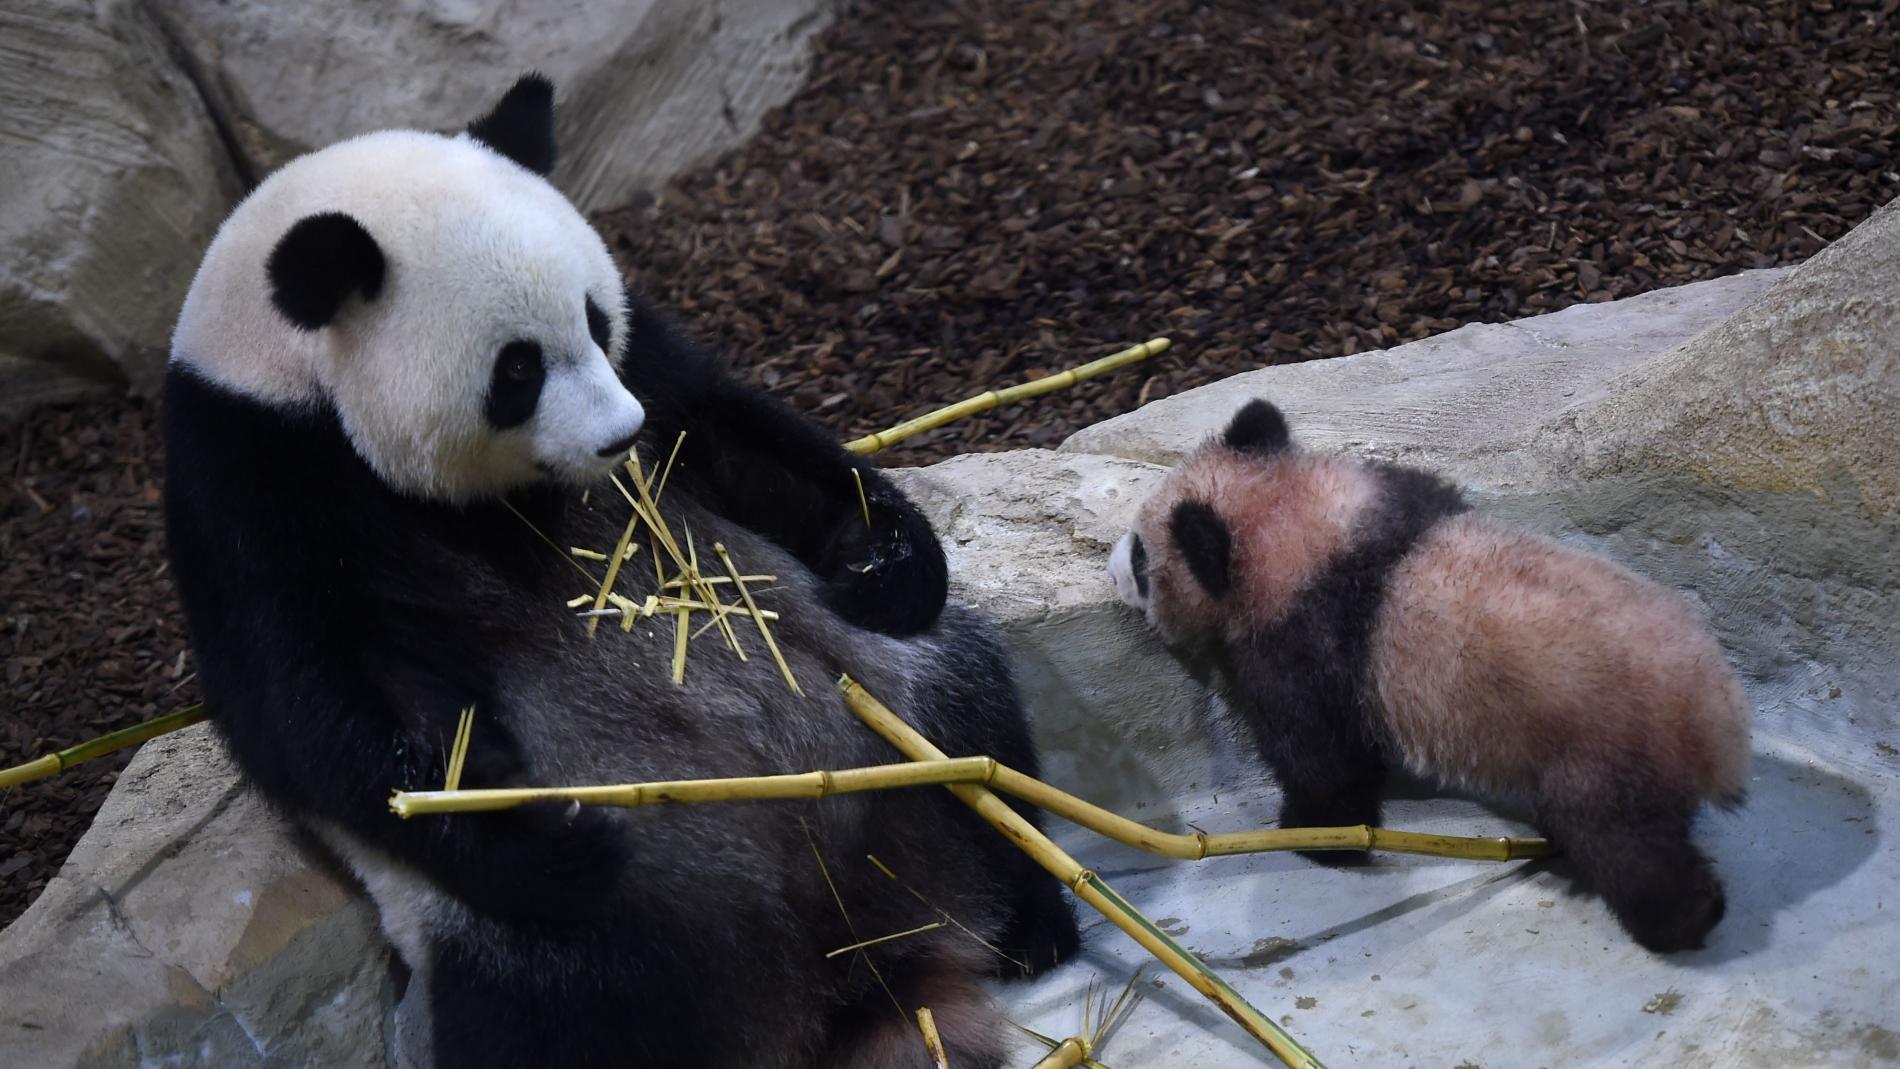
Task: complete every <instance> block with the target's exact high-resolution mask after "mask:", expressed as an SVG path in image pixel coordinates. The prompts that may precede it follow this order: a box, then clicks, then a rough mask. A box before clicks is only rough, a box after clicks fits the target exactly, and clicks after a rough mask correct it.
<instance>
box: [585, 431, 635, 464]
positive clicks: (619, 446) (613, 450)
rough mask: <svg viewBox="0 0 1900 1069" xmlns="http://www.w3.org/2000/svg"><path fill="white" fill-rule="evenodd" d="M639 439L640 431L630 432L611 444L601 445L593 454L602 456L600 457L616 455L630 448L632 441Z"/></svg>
mask: <svg viewBox="0 0 1900 1069" xmlns="http://www.w3.org/2000/svg"><path fill="white" fill-rule="evenodd" d="M639 440H640V432H639V431H634V432H633V433H632V434H629V435H627V436H626V437H625V438H622V439H620V440H619V441H617V442H615V443H613V444H612V445H606V446H602V447H601V448H600V451H599V452H597V453H595V454H594V455H595V456H597V457H602V458H606V457H611V456H618V455H620V454H622V453H625V452H627V451H628V450H630V449H632V448H633V443H635V442H637V441H639Z"/></svg>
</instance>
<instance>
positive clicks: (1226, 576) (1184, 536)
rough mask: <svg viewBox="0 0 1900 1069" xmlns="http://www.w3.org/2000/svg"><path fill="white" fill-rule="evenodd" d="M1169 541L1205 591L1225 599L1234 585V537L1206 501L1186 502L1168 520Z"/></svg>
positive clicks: (1177, 506)
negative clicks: (1172, 541)
mask: <svg viewBox="0 0 1900 1069" xmlns="http://www.w3.org/2000/svg"><path fill="white" fill-rule="evenodd" d="M1168 537H1169V538H1172V539H1174V548H1175V549H1176V550H1178V551H1179V552H1180V554H1181V559H1183V560H1185V561H1186V562H1187V566H1188V571H1190V572H1192V573H1194V579H1195V581H1196V582H1198V583H1200V584H1201V586H1202V588H1203V589H1205V590H1206V591H1207V592H1208V593H1209V594H1212V595H1214V596H1215V597H1217V598H1218V597H1222V596H1223V595H1225V594H1226V593H1227V591H1228V590H1229V589H1231V588H1232V587H1233V585H1234V535H1233V532H1231V531H1229V530H1228V529H1227V521H1226V520H1223V519H1221V516H1220V513H1218V512H1216V511H1214V507H1213V506H1212V505H1209V504H1208V503H1207V502H1205V501H1183V502H1181V503H1180V504H1178V505H1176V506H1174V512H1173V514H1171V515H1170V516H1169V517H1168Z"/></svg>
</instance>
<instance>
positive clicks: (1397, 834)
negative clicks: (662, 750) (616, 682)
mask: <svg viewBox="0 0 1900 1069" xmlns="http://www.w3.org/2000/svg"><path fill="white" fill-rule="evenodd" d="M951 784H966V785H970V786H979V787H989V788H991V789H994V790H999V791H1002V792H1003V793H1005V794H1010V795H1014V796H1015V797H1017V798H1021V799H1022V800H1023V801H1025V802H1028V803H1029V804H1031V805H1034V806H1036V807H1038V808H1041V809H1046V810H1048V811H1049V812H1051V813H1054V814H1055V815H1056V816H1059V817H1061V818H1063V819H1064V820H1067V821H1069V822H1071V823H1073V824H1078V825H1080V826H1082V827H1084V828H1087V829H1088V830H1090V831H1092V832H1095V833H1096V834H1097V835H1101V836H1103V837H1104V838H1108V839H1113V840H1115V841H1116V842H1118V843H1121V844H1122V845H1124V846H1131V847H1134V848H1135V849H1137V850H1145V851H1147V852H1148V853H1151V854H1156V855H1159V856H1161V857H1167V858H1174V859H1176V860H1181V861H1202V860H1205V859H1207V858H1210V857H1226V856H1229V855H1233V854H1263V853H1273V852H1277V851H1284V850H1383V851H1386V852H1388V853H1395V854H1424V855H1427V856H1430V857H1451V858H1462V859H1464V860H1467V861H1518V860H1523V859H1525V858H1534V857H1544V856H1546V855H1548V854H1549V853H1550V852H1551V848H1550V843H1549V842H1548V841H1547V840H1544V839H1534V838H1522V839H1517V838H1508V837H1496V838H1473V837H1468V836H1462V835H1431V834H1425V833H1422V832H1411V831H1393V830H1391V829H1389V828H1373V827H1368V826H1367V825H1364V824H1354V825H1350V826H1347V827H1339V828H1271V829H1264V830H1260V831H1243V832H1228V833H1214V834H1210V833H1208V832H1203V831H1194V832H1184V833H1176V832H1165V831H1161V830H1159V829H1156V828H1151V827H1149V826H1147V825H1146V824H1140V823H1137V822H1135V821H1132V820H1129V819H1128V818H1126V817H1123V816H1118V815H1117V814H1115V813H1111V812H1109V811H1108V810H1106V809H1103V808H1102V807H1100V806H1098V805H1095V804H1093V803H1091V802H1086V801H1083V800H1082V799H1080V798H1077V797H1076V796H1075V795H1073V794H1070V793H1068V792H1067V791H1063V790H1061V789H1059V788H1056V787H1051V786H1049V785H1048V784H1047V783H1044V782H1042V781H1041V780H1039V779H1035V778H1033V777H1030V776H1026V775H1024V774H1022V773H1021V772H1018V771H1016V770H1015V769H1013V768H1010V767H1009V766H1008V765H1005V764H1003V763H1001V762H999V761H997V760H996V759H995V758H991V757H953V758H946V759H944V760H943V761H914V762H911V763H909V764H902V765H873V766H870V767H868V768H848V769H835V770H829V771H817V772H799V773H793V774H788V775H778V776H736V777H732V778H728V779H700V780H675V781H670V782H663V783H625V784H613V785H608V786H588V787H520V788H507V789H497V790H492V791H458V792H456V793H455V796H454V797H453V798H448V797H444V798H441V799H439V800H438V799H437V798H436V797H435V792H429V791H406V792H398V793H397V794H396V796H395V797H396V799H397V800H398V802H400V803H401V805H403V806H411V807H414V808H412V809H410V811H408V812H404V811H403V809H402V808H397V812H398V813H401V814H402V815H404V816H413V815H417V814H420V813H425V812H428V813H451V812H460V811H465V810H466V811H476V810H493V809H507V808H510V807H511V806H516V805H526V804H528V803H529V802H539V801H548V800H559V801H578V802H580V803H581V804H582V805H612V806H625V807H635V806H642V805H653V804H655V803H656V802H725V801H734V800H739V799H759V798H788V799H789V798H826V797H830V796H831V795H833V794H849V793H854V792H857V791H888V790H899V789H902V788H905V787H924V786H949V785H951ZM753 792H764V793H753ZM778 792H783V793H778ZM394 806H395V803H392V807H394Z"/></svg>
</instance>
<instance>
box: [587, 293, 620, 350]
mask: <svg viewBox="0 0 1900 1069" xmlns="http://www.w3.org/2000/svg"><path fill="white" fill-rule="evenodd" d="M587 334H588V336H589V337H591V338H593V339H594V344H595V345H598V346H600V351H601V352H603V353H604V352H606V351H607V343H608V342H611V341H613V340H614V332H613V324H612V323H610V322H608V321H607V313H605V312H603V311H601V310H600V305H597V304H595V303H594V299H593V298H592V297H589V298H587Z"/></svg>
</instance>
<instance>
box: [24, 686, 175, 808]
mask: <svg viewBox="0 0 1900 1069" xmlns="http://www.w3.org/2000/svg"><path fill="white" fill-rule="evenodd" d="M207 715H209V714H207V713H206V712H205V707H204V703H203V702H199V703H198V704H197V705H188V706H186V707H185V708H183V709H180V710H178V711H177V712H175V713H166V714H165V715H164V716H161V717H156V718H154V719H151V720H147V721H146V722H145V723H143V724H134V725H133V726H131V727H129V728H120V729H119V730H117V731H112V732H107V733H106V734H104V735H101V736H99V737H98V738H96V739H92V740H90V741H87V742H82V743H80V744H79V745H77V746H69V747H67V748H66V749H64V750H58V751H55V752H53V753H49V754H47V755H45V756H44V757H39V758H35V759H34V760H31V761H28V762H27V763H26V764H23V765H15V766H13V767H12V768H0V789H4V788H7V787H13V786H17V785H19V784H22V783H31V782H33V781H34V780H36V779H45V778H46V777H48V776H57V775H59V774H60V773H61V772H64V771H66V770H67V769H69V768H71V767H73V766H74V765H76V764H79V763H81V762H83V761H90V760H92V759H93V758H95V757H104V756H105V755H106V754H109V753H115V752H117V751H119V750H123V749H125V748H126V747H128V746H137V745H138V744H139V743H141V742H144V741H145V740H147V739H155V738H157V737H158V736H160V735H166V734H169V733H171V732H174V731H177V730H178V729H180V728H186V727H190V726H191V725H193V724H196V723H197V722H199V721H200V720H203V719H204V718H205V717H206V716H207Z"/></svg>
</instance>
